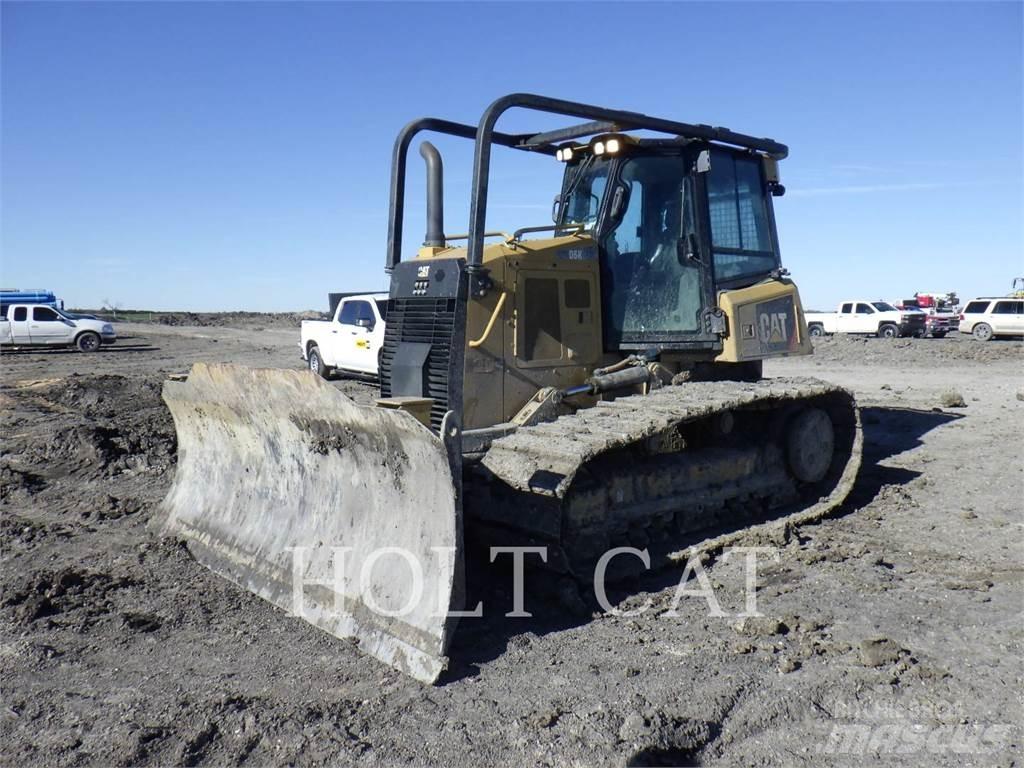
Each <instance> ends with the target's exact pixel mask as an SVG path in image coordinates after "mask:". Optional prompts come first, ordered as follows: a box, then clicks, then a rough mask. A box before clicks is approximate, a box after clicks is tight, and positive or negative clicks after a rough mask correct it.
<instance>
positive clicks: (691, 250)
mask: <svg viewBox="0 0 1024 768" xmlns="http://www.w3.org/2000/svg"><path fill="white" fill-rule="evenodd" d="M676 255H677V257H678V258H679V263H680V264H681V265H683V266H684V267H685V266H688V263H691V264H700V248H699V246H698V244H697V235H696V234H695V233H693V232H691V233H690V234H688V235H686V237H681V238H679V241H678V243H677V246H676Z"/></svg>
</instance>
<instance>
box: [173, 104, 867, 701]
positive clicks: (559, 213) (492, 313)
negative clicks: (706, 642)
mask: <svg viewBox="0 0 1024 768" xmlns="http://www.w3.org/2000/svg"><path fill="white" fill-rule="evenodd" d="M512 108H518V109H525V110H531V111H534V112H541V113H546V114H547V115H558V116H562V117H566V118H569V119H570V120H569V125H567V126H566V127H563V128H559V129H555V130H545V131H541V132H536V133H523V134H511V133H503V132H500V131H497V130H495V127H496V123H497V121H498V119H499V117H500V116H501V115H502V114H503V113H505V112H506V111H507V110H509V109H512ZM424 131H433V132H438V133H441V134H447V135H449V136H455V137H461V138H465V139H469V140H471V141H473V142H474V164H473V177H472V192H471V199H470V213H469V226H468V234H466V235H450V234H445V230H444V220H443V179H442V175H443V174H442V161H441V158H440V155H439V153H438V151H437V150H436V148H434V147H433V146H432V145H431V144H429V143H428V142H423V143H421V144H420V145H419V152H420V154H421V155H422V156H423V158H424V159H425V161H426V168H427V231H426V237H425V240H424V243H423V246H422V248H421V249H420V250H419V253H418V254H417V255H416V257H415V258H412V259H409V260H404V261H403V260H402V258H401V250H402V248H401V244H402V229H403V223H404V216H403V209H404V203H405V177H406V163H407V155H408V150H409V147H410V144H411V143H412V141H413V139H414V138H415V137H416V136H417V134H419V133H421V132H424ZM495 146H499V147H505V148H510V149H512V150H515V151H518V152H531V153H535V154H539V155H547V156H550V158H551V162H553V163H555V162H558V163H561V164H562V165H563V166H564V173H563V182H562V186H561V190H560V192H559V194H558V195H557V197H556V198H555V202H554V205H553V223H551V224H546V225H543V226H528V227H525V228H523V229H519V230H517V231H515V232H512V233H499V232H491V231H489V230H488V229H487V228H486V222H485V212H486V210H487V199H488V191H489V176H490V174H489V165H490V159H491V152H492V149H493V148H494V147H495ZM787 153H788V150H787V148H786V147H785V146H784V145H783V144H780V143H778V142H776V141H773V140H771V139H763V138H756V137H753V136H748V135H744V134H741V133H736V132H734V131H731V130H728V129H725V128H717V127H711V126H708V125H699V124H687V123H681V122H676V121H672V120H666V119H661V118H655V117H650V116H647V115H642V114H639V113H635V112H625V111H619V110H612V109H606V108H602V107H595V106H590V105H586V104H579V103H574V102H569V101H562V100H557V99H552V98H546V97H541V96H535V95H529V94H514V95H510V96H506V97H504V98H501V99H498V100H497V101H495V102H494V103H492V104H491V105H490V106H489V107H488V108H487V110H486V111H485V112H484V114H483V116H482V118H481V120H480V122H479V124H478V125H475V126H474V125H467V124H462V123H456V122H450V121H447V120H441V119H433V118H427V119H422V120H417V121H415V122H412V123H410V124H409V125H407V126H406V127H405V128H404V129H403V130H402V131H401V132H400V133H399V135H398V138H397V140H396V142H395V146H394V155H393V159H392V175H391V200H390V220H389V232H388V242H387V259H386V264H385V267H386V271H387V273H388V274H389V275H390V281H391V287H390V299H389V302H388V313H387V319H386V331H385V340H384V346H383V349H382V350H381V353H380V398H379V400H378V401H377V403H376V407H369V406H364V405H357V404H356V403H354V402H353V401H352V400H350V399H349V398H348V397H346V396H345V395H344V394H342V393H341V392H340V391H339V390H338V389H337V388H335V387H334V386H332V385H331V384H330V383H328V382H326V381H324V380H322V379H321V378H319V377H317V376H316V375H314V374H313V373H311V372H310V371H304V370H255V369H248V368H243V367H237V366H232V365H205V364H197V365H196V366H195V367H194V368H193V369H192V372H191V373H190V374H189V376H188V377H187V380H184V381H168V382H167V383H166V385H165V389H164V399H165V400H166V402H167V404H168V406H169V407H170V409H171V412H172V414H173V416H174V421H175V425H176V428H177V432H178V446H179V449H178V451H179V453H178V456H179V459H178V470H177V474H176V477H175V480H174V483H173V486H172V488H171V490H170V492H169V495H168V497H167V499H166V501H165V509H166V512H167V518H166V527H167V529H168V530H169V531H171V532H172V533H174V534H175V535H178V536H181V537H183V538H185V539H186V540H187V541H188V544H189V546H190V549H191V551H192V552H193V553H194V555H195V557H196V558H197V559H198V560H199V561H200V562H201V563H203V564H204V565H206V566H208V567H210V568H211V569H213V570H214V571H215V572H217V573H219V574H221V575H223V576H225V577H227V578H228V579H231V580H233V581H235V582H236V583H238V584H240V585H242V586H244V587H246V588H247V589H250V590H252V591H253V592H255V593H256V594H259V595H261V596H263V597H264V598H266V599H268V600H270V601H271V602H273V603H275V604H277V605H279V606H281V607H282V608H284V609H286V610H291V611H294V612H297V613H299V614H301V615H302V616H303V617H304V618H305V619H307V620H308V621H310V622H312V623H314V624H315V625H317V626H319V627H321V628H323V629H325V630H326V631H328V632H331V633H333V634H335V635H337V636H339V637H350V638H355V639H356V641H357V642H358V644H359V646H360V647H361V648H362V649H363V650H364V651H365V652H367V653H369V654H372V655H373V656H376V657H377V658H379V659H381V660H383V661H384V662H386V663H388V664H391V665H393V666H395V667H397V668H399V669H402V670H404V671H406V672H407V673H409V674H410V675H412V676H414V677H416V678H417V679H419V680H423V681H426V682H433V681H435V680H436V679H437V677H438V675H439V674H440V673H441V672H442V670H443V669H444V668H445V665H446V663H447V649H448V645H449V642H450V640H451V637H452V633H453V630H454V627H455V623H456V622H457V621H458V618H459V616H460V613H462V614H463V615H464V613H463V612H462V609H463V608H464V605H463V603H464V601H465V589H464V577H463V573H464V565H463V562H464V555H465V552H464V550H465V545H464V543H463V542H464V522H465V528H466V529H468V530H470V531H471V533H472V537H473V540H474V541H478V542H482V543H484V544H489V545H491V546H496V545H502V546H517V545H519V546H532V547H539V548H542V551H543V556H539V555H532V554H531V555H530V556H529V557H528V559H530V560H532V562H533V563H534V564H535V565H538V566H540V567H543V568H545V569H547V570H546V571H545V573H546V574H550V578H549V579H548V581H549V582H550V583H554V584H559V585H561V587H560V589H561V588H562V587H564V586H565V585H569V587H570V589H571V590H577V594H578V595H579V596H580V599H581V600H582V601H584V603H585V599H586V597H587V595H586V593H587V591H588V589H592V578H593V573H594V569H595V565H596V564H597V563H598V562H599V561H600V559H601V556H602V555H603V554H604V553H606V552H609V551H610V550H611V549H612V548H615V547H619V546H631V547H635V548H648V549H650V550H652V551H653V550H660V551H665V552H669V551H672V549H673V548H674V547H677V546H680V545H682V544H689V545H692V544H693V543H694V542H700V541H707V540H709V539H713V540H718V541H723V540H727V539H728V537H729V536H731V535H732V536H735V535H738V534H743V533H746V534H747V535H749V532H750V530H751V528H756V527H757V526H766V525H777V524H778V521H779V520H784V521H793V520H798V521H804V520H809V519H812V518H815V517H819V516H821V515H823V514H825V513H827V512H828V511H829V510H830V509H832V508H834V507H835V506H836V505H837V504H839V503H840V502H841V501H842V499H843V498H844V497H845V495H846V494H847V492H848V491H849V489H850V487H851V485H852V482H853V478H854V475H855V473H856V471H857V467H858V465H859V462H860V450H861V432H860V422H859V416H858V411H857V408H856V405H855V403H854V400H853V397H852V396H851V395H850V393H849V392H847V391H845V390H843V389H841V388H838V387H835V386H833V385H830V384H827V383H824V382H821V381H816V380H812V379H762V377H761V367H762V361H763V360H765V359H769V358H776V357H783V356H787V355H803V354H808V353H810V352H811V347H810V341H809V337H808V333H807V328H806V324H805V321H804V317H803V309H802V306H801V303H800V297H799V294H798V292H797V288H796V286H795V285H794V284H793V283H792V282H791V281H790V279H789V278H788V276H787V275H788V273H787V271H786V270H784V269H783V268H782V265H781V262H780V258H779V244H778V236H777V233H776V227H775V218H774V213H773V207H772V202H773V197H775V196H778V195H781V194H782V193H783V192H784V188H783V187H782V185H781V184H780V182H779V175H778V164H779V161H780V160H782V159H783V158H785V157H786V155H787ZM346 337H347V333H346V334H342V338H343V339H344V338H346ZM356 341H357V342H358V337H357V338H356ZM464 513H465V518H464ZM626 559H629V558H619V560H622V561H624V560H626Z"/></svg>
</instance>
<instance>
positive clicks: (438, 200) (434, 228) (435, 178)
mask: <svg viewBox="0 0 1024 768" xmlns="http://www.w3.org/2000/svg"><path fill="white" fill-rule="evenodd" d="M420 156H421V157H422V158H423V159H424V160H425V161H426V163H427V235H426V237H425V238H424V240H423V245H424V246H425V247H426V248H444V245H445V239H444V165H443V164H442V162H441V153H440V152H438V151H437V147H435V146H434V145H433V144H431V143H430V142H429V141H424V142H423V143H422V144H420Z"/></svg>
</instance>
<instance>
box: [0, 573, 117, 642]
mask: <svg viewBox="0 0 1024 768" xmlns="http://www.w3.org/2000/svg"><path fill="white" fill-rule="evenodd" d="M20 576H21V578H19V577H18V576H15V578H14V580H13V583H10V584H9V586H8V588H7V590H5V595H4V599H3V602H2V603H0V606H2V607H3V608H5V609H9V610H10V617H11V619H12V620H13V622H14V623H15V624H20V625H26V624H31V623H32V622H34V621H37V620H39V619H48V620H49V621H56V620H57V619H55V618H53V617H58V616H62V617H63V618H64V621H62V622H61V623H63V624H65V625H66V623H67V622H69V621H70V622H73V623H74V625H75V627H76V628H82V629H84V628H85V627H86V626H88V625H89V624H91V623H93V622H94V621H95V620H96V619H97V618H98V617H100V616H104V615H106V614H108V613H110V611H111V610H112V609H113V605H112V603H111V600H110V593H111V592H113V591H115V590H119V589H125V588H127V587H130V586H132V584H133V582H132V580H131V579H128V578H125V577H120V578H116V577H114V576H112V575H111V574H109V573H104V572H102V571H90V570H85V569H81V568H76V567H68V568H63V569H61V570H58V571H49V570H44V571H35V572H30V573H28V574H21V575H20Z"/></svg>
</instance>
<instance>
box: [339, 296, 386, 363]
mask: <svg viewBox="0 0 1024 768" xmlns="http://www.w3.org/2000/svg"><path fill="white" fill-rule="evenodd" d="M338 324H339V326H340V327H339V328H338V333H336V334H333V338H334V339H335V340H336V342H335V344H336V346H335V350H334V352H335V355H334V357H335V363H334V365H335V366H336V367H338V368H345V369H348V370H350V371H361V372H364V373H373V372H374V371H376V370H377V352H376V350H375V349H374V348H373V347H374V344H373V331H374V329H375V328H376V327H377V316H376V315H375V314H374V311H373V307H372V306H370V302H368V301H364V300H362V299H350V300H346V301H345V302H344V304H343V305H342V307H341V312H340V313H339V314H338Z"/></svg>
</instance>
